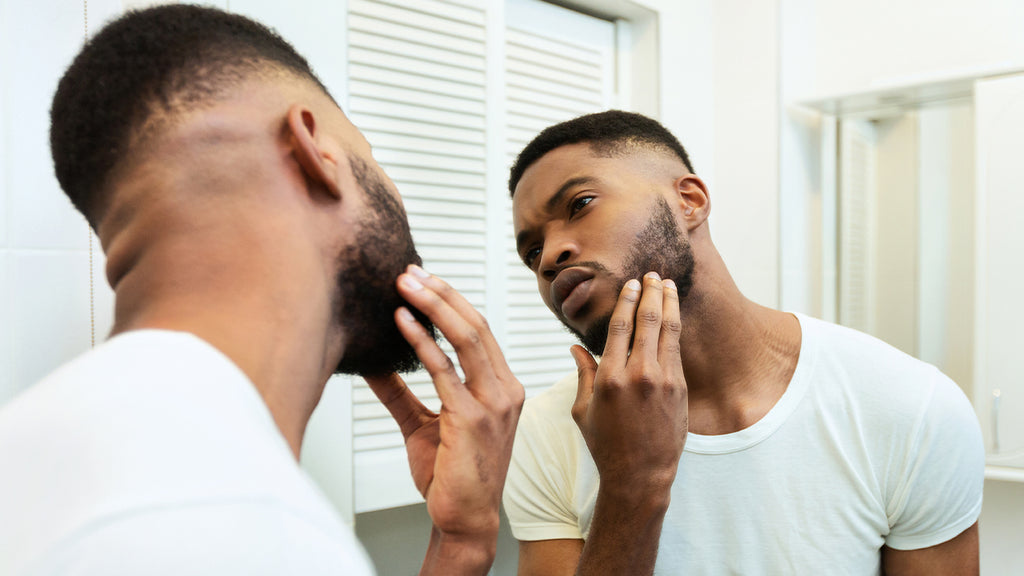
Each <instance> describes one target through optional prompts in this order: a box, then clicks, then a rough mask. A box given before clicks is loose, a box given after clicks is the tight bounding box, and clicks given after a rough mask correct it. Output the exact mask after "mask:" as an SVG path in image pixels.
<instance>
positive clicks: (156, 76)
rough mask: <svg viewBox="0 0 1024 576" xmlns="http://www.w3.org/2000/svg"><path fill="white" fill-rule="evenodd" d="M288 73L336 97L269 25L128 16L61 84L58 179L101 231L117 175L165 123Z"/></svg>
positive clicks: (177, 12)
mask: <svg viewBox="0 0 1024 576" xmlns="http://www.w3.org/2000/svg"><path fill="white" fill-rule="evenodd" d="M288 74H290V75H292V76H294V77H298V78H301V79H304V80H307V81H309V82H310V83H311V84H312V85H313V86H317V87H319V89H321V90H323V92H324V93H325V94H328V92H327V89H326V88H324V86H323V84H321V83H320V81H319V79H317V77H316V75H315V74H314V73H313V71H312V70H311V69H310V67H309V64H308V63H307V62H306V60H305V59H304V58H303V57H302V56H300V55H299V54H298V53H297V52H296V51H295V49H294V48H292V46H291V45H289V44H288V43H287V42H286V41H285V40H283V39H282V38H281V37H280V36H278V35H277V34H276V33H274V32H273V31H272V30H270V29H268V28H267V27H265V26H263V25H262V24H259V23H257V22H254V21H252V20H249V19H247V18H244V17H242V16H238V15H235V14H229V13H226V12H222V11H220V10H216V9H212V8H202V7H198V6H188V5H168V6H159V7H155V8H150V9H147V10H141V11H132V12H128V13H126V14H125V15H124V16H122V17H121V18H119V19H117V20H115V21H113V22H111V23H110V24H108V25H107V26H105V27H104V28H103V29H102V30H101V31H100V32H99V33H98V34H97V35H96V36H95V37H93V38H92V39H91V40H90V41H89V42H88V43H87V44H86V46H85V47H84V48H83V49H82V51H81V52H80V53H79V54H78V56H77V57H76V58H75V60H74V62H73V63H72V64H71V67H70V68H68V70H67V72H65V74H64V77H63V78H61V81H60V84H59V85H58V87H57V93H56V95H55V96H54V99H53V106H52V108H51V109H50V148H51V152H52V154H53V162H54V168H55V171H56V173H57V180H58V181H59V182H60V185H61V188H63V189H64V192H65V193H66V194H67V195H68V197H69V198H70V199H71V202H72V203H73V204H74V205H75V207H76V208H77V209H78V210H79V211H80V212H82V214H84V215H85V217H86V219H88V221H89V223H90V225H91V226H92V227H93V229H97V228H98V226H99V220H100V218H101V215H102V211H103V207H104V205H105V204H106V202H107V201H108V198H107V195H108V192H109V190H108V188H109V185H110V183H111V179H112V177H113V175H114V172H115V171H116V169H117V168H118V167H119V166H121V165H122V163H124V162H126V160H127V159H129V158H130V157H131V156H132V155H133V154H137V153H139V151H140V149H144V148H145V144H146V140H147V139H148V138H150V137H152V136H153V135H154V134H156V133H158V132H159V130H160V129H161V127H163V126H166V125H167V124H168V122H173V120H174V118H175V116H176V115H178V114H181V113H183V112H188V111H192V110H197V109H201V108H203V107H205V106H209V105H211V104H213V103H215V102H217V101H218V100H219V99H221V98H223V97H224V96H225V95H226V94H229V93H230V90H231V89H232V88H234V87H237V86H238V85H240V84H241V83H242V82H243V81H245V80H247V79H250V78H252V77H256V76H259V75H267V76H271V75H288ZM328 96H329V94H328Z"/></svg>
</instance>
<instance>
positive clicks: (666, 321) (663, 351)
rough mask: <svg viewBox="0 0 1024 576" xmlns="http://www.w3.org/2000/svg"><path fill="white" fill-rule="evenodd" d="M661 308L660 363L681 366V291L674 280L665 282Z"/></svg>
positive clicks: (680, 367)
mask: <svg viewBox="0 0 1024 576" xmlns="http://www.w3.org/2000/svg"><path fill="white" fill-rule="evenodd" d="M663 298H664V299H663V304H662V307H661V316H662V318H661V336H660V338H659V341H658V363H659V364H661V365H662V366H679V369H680V370H682V367H683V361H682V356H681V351H680V349H679V336H680V333H681V332H682V329H683V324H682V320H681V318H680V317H679V289H678V288H677V287H676V283H675V282H673V281H672V280H665V284H664V290H663Z"/></svg>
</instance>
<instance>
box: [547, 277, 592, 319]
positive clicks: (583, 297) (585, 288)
mask: <svg viewBox="0 0 1024 576" xmlns="http://www.w3.org/2000/svg"><path fill="white" fill-rule="evenodd" d="M593 278H594V273H593V272H592V271H590V270H587V269H586V268H578V267H574V268H566V269H564V270H562V271H561V272H559V273H558V276H556V277H555V280H554V282H552V283H551V288H550V291H551V302H552V303H553V304H554V305H555V308H556V309H558V310H560V311H561V312H562V317H563V318H566V319H568V318H571V317H572V316H573V315H575V314H576V313H577V312H579V310H580V308H582V307H583V305H584V304H586V302H587V298H588V296H589V292H590V290H589V288H590V284H591V282H590V281H591V280H593Z"/></svg>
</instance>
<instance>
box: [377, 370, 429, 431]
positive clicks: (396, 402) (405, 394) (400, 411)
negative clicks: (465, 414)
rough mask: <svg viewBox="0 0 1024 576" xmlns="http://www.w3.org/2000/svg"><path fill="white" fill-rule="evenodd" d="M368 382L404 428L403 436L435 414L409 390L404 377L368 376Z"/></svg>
mask: <svg viewBox="0 0 1024 576" xmlns="http://www.w3.org/2000/svg"><path fill="white" fill-rule="evenodd" d="M364 379H365V380H366V383H367V384H369V385H370V390H373V393H374V394H376V395H377V399H378V400H380V402H381V404H383V405H384V407H385V408H387V409H388V412H390V413H391V417H392V418H394V419H395V422H397V423H398V427H399V429H401V430H402V436H403V437H405V438H408V437H409V434H412V433H413V432H414V431H416V430H417V429H418V428H419V427H420V426H421V425H422V424H423V423H424V422H425V421H427V420H429V419H431V418H433V417H434V416H435V414H434V413H433V412H431V411H430V410H429V409H428V408H427V407H426V406H424V405H423V403H422V402H420V399H419V398H417V397H416V395H415V394H413V393H412V390H409V387H408V386H406V385H405V382H404V381H403V380H402V377H401V376H399V375H398V374H395V373H391V374H388V375H387V376H366V377H364Z"/></svg>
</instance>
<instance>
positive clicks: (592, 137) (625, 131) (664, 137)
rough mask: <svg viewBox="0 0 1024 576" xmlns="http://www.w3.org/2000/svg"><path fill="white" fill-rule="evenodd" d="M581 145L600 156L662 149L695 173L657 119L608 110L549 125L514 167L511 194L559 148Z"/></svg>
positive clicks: (517, 159)
mask: <svg viewBox="0 0 1024 576" xmlns="http://www.w3.org/2000/svg"><path fill="white" fill-rule="evenodd" d="M580 142H588V143H590V146H591V148H592V149H593V150H594V151H595V152H596V153H597V154H602V155H609V156H611V155H614V154H618V153H621V152H622V151H623V150H624V149H626V148H632V147H649V148H654V149H658V150H661V151H664V152H668V153H670V154H673V155H675V156H677V157H678V158H679V159H680V160H681V161H682V162H683V164H684V165H685V166H686V169H687V170H689V171H690V172H691V173H693V172H694V170H693V166H692V165H691V164H690V157H689V156H688V155H687V154H686V149H685V148H683V145H682V144H680V143H679V140H678V139H677V138H676V137H675V136H673V135H672V133H671V132H669V131H668V129H667V128H665V127H664V126H662V125H661V124H660V123H659V122H658V121H657V120H652V119H651V118H648V117H647V116H644V115H643V114H637V113H635V112H624V111H622V110H606V111H604V112H597V113H595V114H587V115H584V116H579V117H577V118H573V119H572V120H568V121H566V122H562V123H561V124H555V125H554V126H549V127H547V128H545V129H544V130H543V131H542V132H541V133H540V134H538V135H537V136H536V137H534V139H533V140H532V141H531V142H530V143H529V144H527V145H526V148H523V151H522V152H520V153H519V156H518V157H517V158H516V162H515V164H513V165H512V171H511V173H510V174H509V178H508V191H509V194H513V195H514V194H515V193H516V186H517V185H518V184H519V180H520V179H521V178H522V177H523V172H526V169H527V168H529V167H530V165H532V164H533V163H534V162H536V161H537V160H540V159H541V157H543V156H544V155H545V154H547V153H548V152H551V151H552V150H554V149H555V148H560V147H562V146H566V145H568V144H578V143H580Z"/></svg>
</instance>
